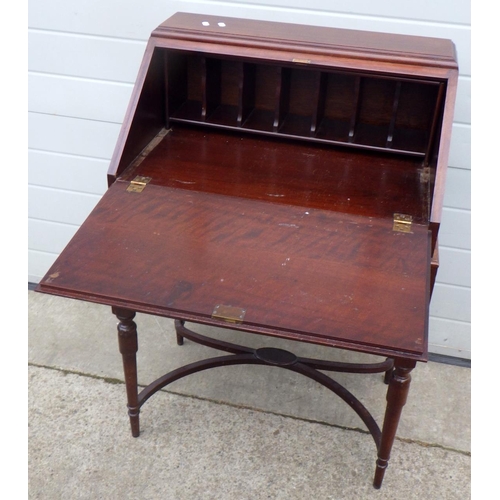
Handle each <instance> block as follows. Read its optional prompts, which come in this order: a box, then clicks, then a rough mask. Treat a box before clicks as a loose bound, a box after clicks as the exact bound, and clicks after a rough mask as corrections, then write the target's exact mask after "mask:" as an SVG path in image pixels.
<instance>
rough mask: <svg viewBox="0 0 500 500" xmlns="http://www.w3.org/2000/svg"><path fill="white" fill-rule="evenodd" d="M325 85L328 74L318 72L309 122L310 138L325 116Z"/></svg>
mask: <svg viewBox="0 0 500 500" xmlns="http://www.w3.org/2000/svg"><path fill="white" fill-rule="evenodd" d="M327 84H328V74H327V73H321V72H319V71H318V73H316V107H315V108H314V112H313V116H312V121H311V137H314V136H315V135H316V133H317V131H318V129H319V127H320V125H321V122H322V121H323V117H324V115H325V102H326V88H327Z"/></svg>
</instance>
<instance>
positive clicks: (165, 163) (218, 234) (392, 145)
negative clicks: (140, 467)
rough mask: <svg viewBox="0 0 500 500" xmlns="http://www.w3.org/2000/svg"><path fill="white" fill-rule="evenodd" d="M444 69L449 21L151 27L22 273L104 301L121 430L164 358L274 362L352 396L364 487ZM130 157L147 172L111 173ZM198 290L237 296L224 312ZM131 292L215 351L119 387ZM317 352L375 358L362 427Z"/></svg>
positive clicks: (433, 185)
mask: <svg viewBox="0 0 500 500" xmlns="http://www.w3.org/2000/svg"><path fill="white" fill-rule="evenodd" d="M202 22H206V23H208V26H204V24H202ZM206 23H205V24H206ZM219 23H222V26H220V25H219ZM457 75H458V67H457V63H456V54H455V49H454V46H453V44H452V43H451V41H449V40H439V39H433V38H422V37H409V36H401V35H389V34H381V33H367V32H359V31H350V30H338V29H331V28H319V27H307V26H299V25H286V24H280V23H270V22H261V21H248V20H239V19H233V18H219V17H216V16H200V15H192V14H184V13H178V14H176V15H175V16H173V17H172V18H170V19H169V20H167V21H166V22H165V23H163V24H162V25H161V26H159V27H158V28H157V29H156V30H155V31H154V32H153V33H152V36H151V38H150V40H149V42H148V45H147V48H146V51H145V55H144V59H143V62H142V65H141V67H140V70H139V74H138V77H137V81H136V85H135V87H134V91H133V94H132V98H131V100H130V104H129V107H128V110H127V113H126V116H125V120H124V123H123V126H122V129H121V132H120V135H119V138H118V141H117V145H116V148H115V152H114V154H113V158H112V160H111V163H110V167H109V171H108V183H109V185H110V188H109V190H108V191H107V193H106V194H105V195H104V196H103V198H102V200H101V201H100V202H99V204H98V205H97V207H96V208H95V209H94V211H93V212H92V214H91V215H90V217H89V218H88V219H87V220H86V221H85V223H84V224H83V225H82V227H81V228H80V229H79V231H78V232H77V233H76V235H75V237H74V238H73V239H72V240H71V242H70V243H69V245H68V246H67V247H66V249H65V250H64V251H63V252H62V254H61V255H60V256H59V258H58V259H57V260H56V262H55V263H54V265H53V266H52V267H51V269H50V270H49V272H48V273H47V275H46V276H45V277H44V279H43V280H42V281H41V282H40V284H39V286H38V288H37V290H38V291H42V292H46V293H51V294H55V295H62V296H65V297H72V298H76V299H82V300H88V301H93V302H97V303H101V304H107V305H111V306H112V307H113V312H114V314H116V316H117V317H118V319H119V324H118V338H119V347H120V352H121V354H122V357H123V365H124V372H125V379H126V388H127V401H128V408H129V416H130V423H131V429H132V434H133V435H134V436H138V435H139V410H140V407H141V405H142V404H143V403H144V402H145V401H146V400H147V399H148V398H149V397H150V396H151V395H152V394H154V393H155V392H156V391H157V390H159V389H160V388H162V387H164V386H165V385H167V384H168V383H170V382H172V381H174V380H177V379H179V378H180V377H183V376H186V375H188V374H190V373H195V372H197V371H201V370H204V369H208V368H211V367H215V366H221V365H229V364H243V363H250V364H268V365H271V366H280V367H282V368H286V369H290V370H293V371H296V372H297V373H302V374H303V375H306V376H308V377H310V378H312V379H314V380H316V381H318V382H319V383H321V384H323V385H324V386H325V387H327V388H329V389H331V390H332V391H333V392H334V393H336V394H337V395H338V396H340V397H341V398H342V399H343V400H344V401H345V402H347V403H348V404H349V405H350V406H351V407H352V408H353V409H354V410H355V411H356V412H357V413H358V415H359V416H360V417H361V419H362V420H363V422H364V423H365V424H366V425H367V427H368V429H369V431H370V433H371V434H372V436H373V437H374V439H375V442H376V445H377V450H378V460H377V468H376V474H375V479H374V486H375V487H377V488H379V487H380V485H381V483H382V479H383V476H384V473H385V470H386V468H387V464H388V460H389V456H390V452H391V448H392V445H393V442H394V439H395V436H396V431H397V426H398V422H399V419H400V415H401V411H402V408H403V406H404V404H405V401H406V397H407V394H408V390H409V383H410V375H409V374H410V371H411V370H412V369H413V368H414V366H415V364H416V361H425V360H426V359H427V329H428V307H429V300H430V294H431V291H432V288H433V285H434V282H435V278H436V272H437V268H438V247H437V236H438V230H439V224H440V218H441V210H442V202H443V195H444V182H445V177H446V168H447V159H448V150H449V144H450V136H451V127H452V119H453V108H454V100H455V94H456V84H457ZM137 175H139V176H146V177H149V178H151V180H150V182H149V184H147V185H146V187H145V189H144V191H142V192H141V193H137V192H128V190H127V188H128V186H129V185H130V182H131V181H133V179H134V178H135V176H137ZM395 214H404V215H405V216H411V217H412V224H411V228H410V230H409V231H408V232H399V231H395V230H394V228H393V218H394V216H395ZM431 255H432V259H431ZM218 306H232V307H233V308H239V310H240V311H244V312H241V318H240V320H241V321H242V322H241V323H240V324H233V323H227V322H225V320H223V319H221V318H220V317H219V316H218V315H217V314H214V311H218V310H219V307H218ZM136 312H144V313H152V314H158V315H162V316H166V317H170V318H175V319H176V320H177V322H176V331H177V340H178V343H179V344H180V345H182V343H183V338H184V336H185V337H186V338H189V339H191V340H194V341H197V342H200V343H202V344H204V345H207V346H211V347H216V348H220V349H221V350H223V351H227V352H230V353H233V354H231V355H229V356H221V357H217V358H211V359H208V360H203V361H199V362H196V363H193V364H191V365H187V366H185V367H180V368H178V369H177V370H174V371H173V372H171V373H169V374H166V375H164V376H163V377H160V378H159V379H158V380H156V381H154V382H152V383H151V384H150V385H149V386H148V387H146V388H145V389H144V390H142V391H141V392H140V393H139V392H138V386H137V365H136V351H137V330H136V325H135V323H134V321H133V318H134V316H135V313H136ZM184 321H193V322H198V323H205V324H209V325H217V326H222V327H230V328H236V329H238V330H241V331H245V332H248V333H254V334H263V335H270V336H275V337H282V338H286V339H292V340H298V341H302V342H311V343H316V344H321V345H325V346H331V347H340V348H343V349H351V350H355V351H361V352H367V353H372V354H378V355H384V356H387V357H388V358H389V359H387V360H386V361H384V362H383V363H380V364H376V365H373V366H368V365H364V366H360V365H351V366H349V367H347V366H344V365H342V366H340V365H339V364H335V363H333V364H332V363H329V362H326V361H321V360H311V359H306V358H299V357H297V356H295V355H293V354H291V353H288V352H285V351H279V350H272V349H271V350H270V349H264V350H263V349H257V350H252V349H249V348H245V347H242V346H234V345H233V344H231V345H229V344H228V343H221V342H216V341H212V340H209V339H206V338H205V337H202V336H200V335H198V334H195V333H194V332H189V331H188V330H187V329H185V328H184V327H183V326H182V324H183V322H184ZM278 351H279V352H278ZM318 370H333V371H348V372H356V373H364V372H366V373H368V372H370V371H374V370H375V371H380V372H382V371H385V372H386V373H385V382H386V383H388V384H389V387H388V392H387V409H386V414H385V419H384V425H383V428H382V431H380V429H379V428H378V426H377V424H376V423H375V421H374V419H373V417H372V416H371V415H370V414H369V413H368V411H367V410H366V408H364V407H363V405H362V404H361V403H360V402H359V401H358V400H356V398H355V397H354V396H353V395H352V394H350V393H349V392H348V391H347V390H346V389H345V388H343V387H342V386H340V385H339V384H338V383H337V382H335V381H334V380H332V379H331V378H329V377H327V376H326V375H325V374H324V373H322V372H320V371H318Z"/></svg>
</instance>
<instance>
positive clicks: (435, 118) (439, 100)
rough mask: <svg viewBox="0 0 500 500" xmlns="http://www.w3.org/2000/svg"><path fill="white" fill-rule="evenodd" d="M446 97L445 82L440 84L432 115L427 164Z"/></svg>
mask: <svg viewBox="0 0 500 500" xmlns="http://www.w3.org/2000/svg"><path fill="white" fill-rule="evenodd" d="M443 99H444V83H440V84H439V89H438V95H437V98H436V105H435V108H434V114H433V116H432V124H431V128H430V132H429V138H428V139H427V148H426V151H425V161H424V163H425V165H427V164H428V163H429V161H430V156H431V154H432V150H433V148H434V144H435V135H436V127H437V124H438V119H439V113H440V112H441V107H442V102H443Z"/></svg>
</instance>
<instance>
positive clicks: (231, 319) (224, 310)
mask: <svg viewBox="0 0 500 500" xmlns="http://www.w3.org/2000/svg"><path fill="white" fill-rule="evenodd" d="M245 312H246V311H245V309H241V307H233V306H225V305H223V304H219V305H217V306H215V307H214V310H213V312H212V318H215V319H222V320H223V321H227V322H228V323H242V322H243V318H244V317H245Z"/></svg>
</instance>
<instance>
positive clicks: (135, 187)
mask: <svg viewBox="0 0 500 500" xmlns="http://www.w3.org/2000/svg"><path fill="white" fill-rule="evenodd" d="M150 181H151V177H143V176H142V175H138V176H137V177H135V178H134V179H132V180H131V181H130V184H129V186H128V188H127V191H128V192H129V193H140V192H141V191H143V190H144V188H145V187H146V184H147V183H148V182H150Z"/></svg>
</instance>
